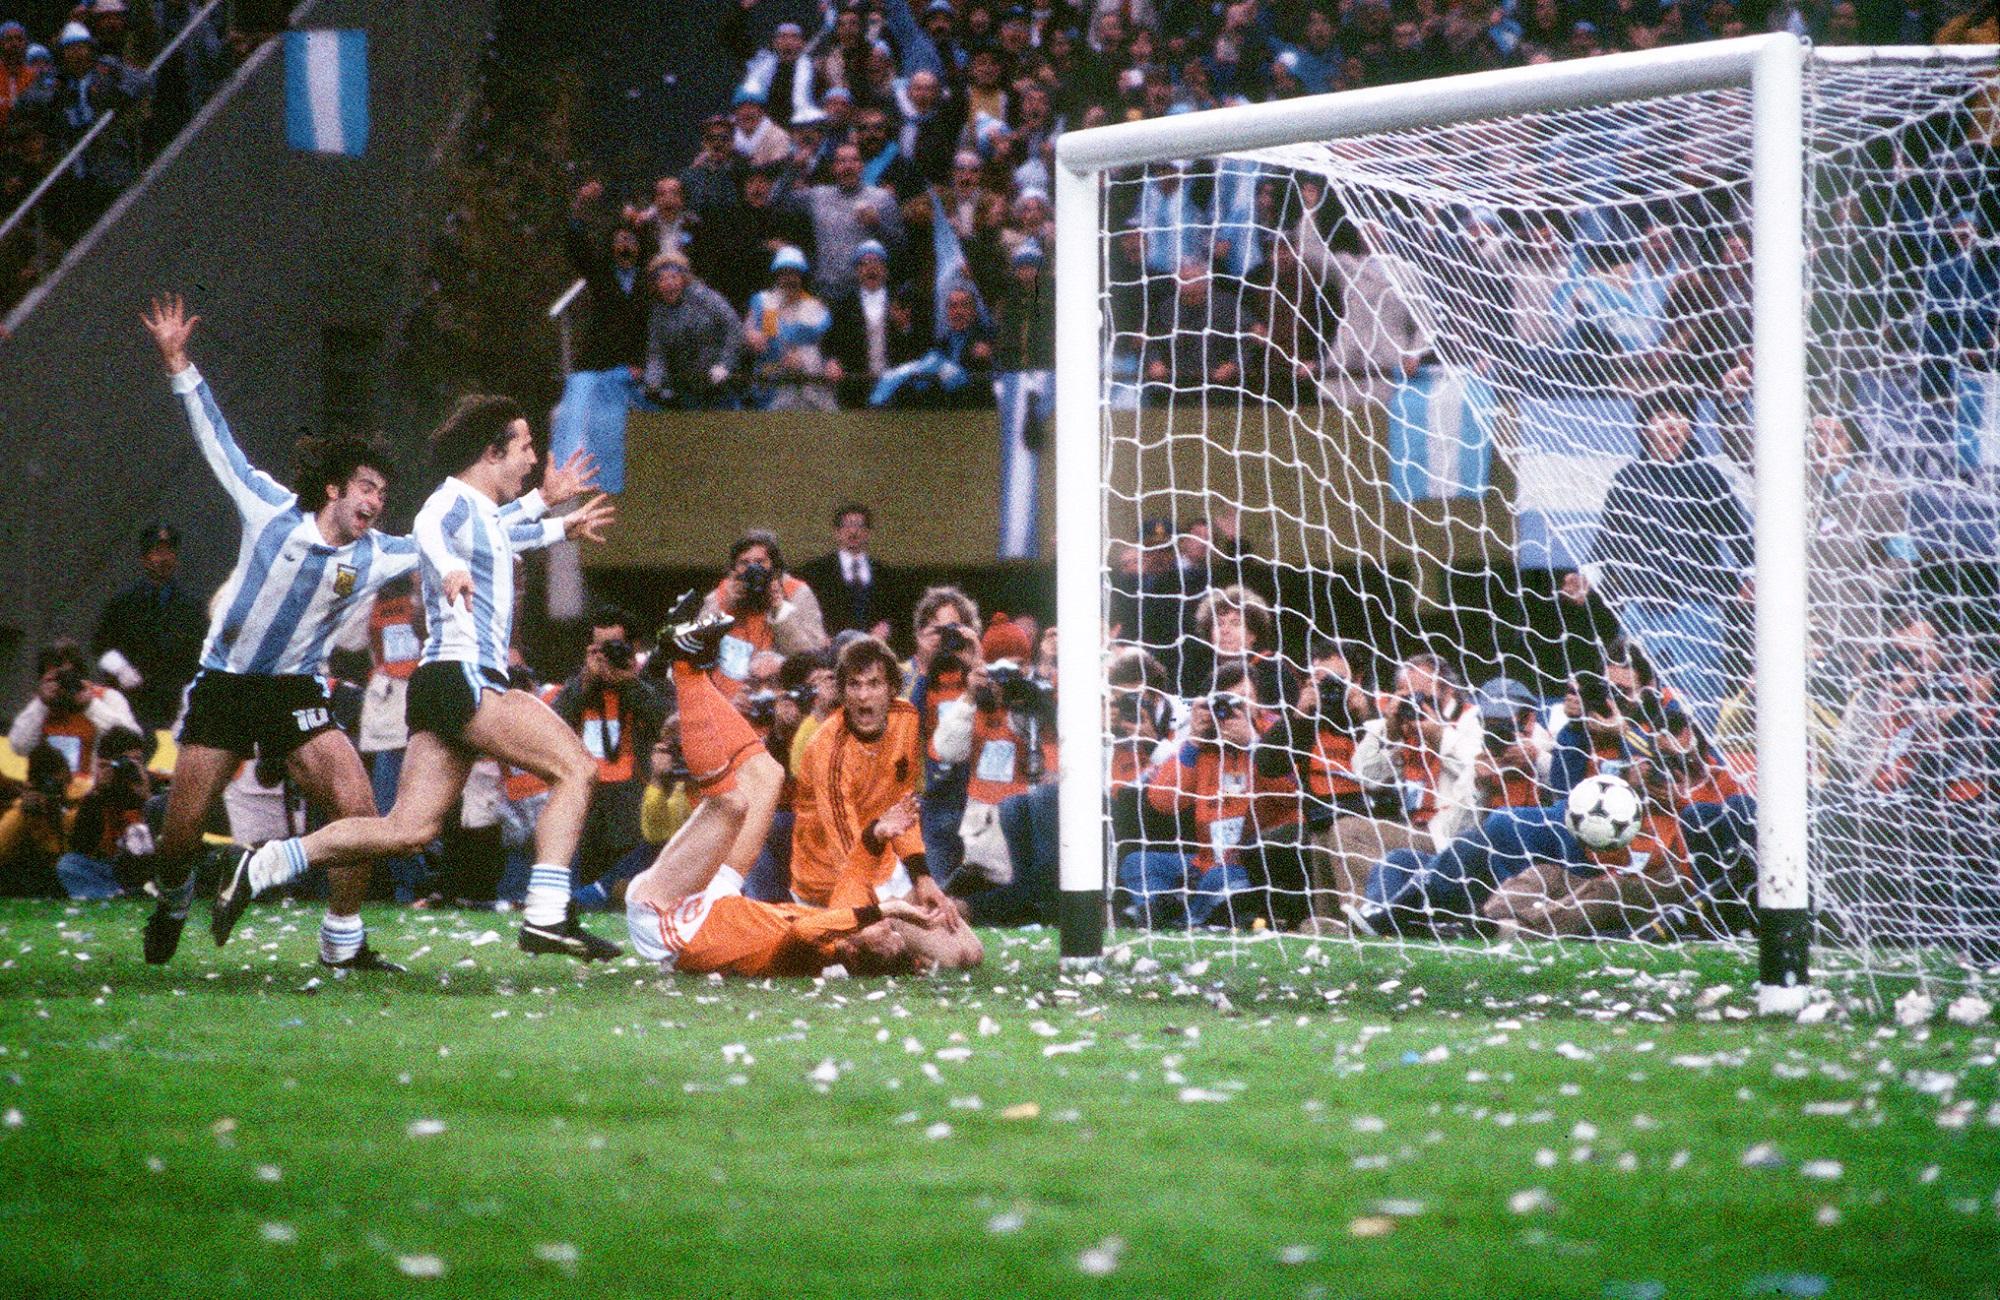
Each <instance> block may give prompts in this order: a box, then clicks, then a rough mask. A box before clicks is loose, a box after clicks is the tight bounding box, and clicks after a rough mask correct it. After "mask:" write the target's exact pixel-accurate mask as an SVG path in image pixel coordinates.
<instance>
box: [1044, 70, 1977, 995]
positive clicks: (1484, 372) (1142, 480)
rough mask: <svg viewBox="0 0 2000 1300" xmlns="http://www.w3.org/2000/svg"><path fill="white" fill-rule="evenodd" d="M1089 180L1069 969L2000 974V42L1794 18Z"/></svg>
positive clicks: (1118, 148)
mask: <svg viewBox="0 0 2000 1300" xmlns="http://www.w3.org/2000/svg"><path fill="white" fill-rule="evenodd" d="M1057 161H1058V167H1057V182H1056V185H1057V191H1056V210H1057V237H1056V243H1057V267H1058V281H1057V286H1058V292H1059V295H1060V296H1059V303H1058V309H1057V329H1058V355H1059V362H1058V372H1057V398H1056V408H1057V441H1058V450H1057V462H1058V478H1059V495H1058V529H1059V536H1060V541H1061V550H1060V554H1061V562H1060V572H1059V579H1058V617H1059V620H1060V626H1061V627H1062V629H1063V633H1064V635H1063V638H1062V644H1061V674H1062V680H1063V685H1064V690H1063V691H1062V693H1061V702H1060V706H1059V707H1060V711H1061V718H1060V721H1061V734H1062V744H1063V758H1062V780H1063V788H1062V800H1061V808H1062V815H1061V844H1062V874H1061V883H1062V889H1063V894H1064V900H1063V901H1064V911H1063V915H1064V925H1063V951H1064V953H1065V955H1067V956H1071V957H1087V956H1090V955H1092V954H1095V953H1098V952H1100V951H1101V949H1102V944H1103V939H1104V934H1105V926H1106V925H1107V923H1109V924H1112V925H1116V926H1118V927H1120V928H1123V927H1127V926H1136V927H1139V928H1141V929H1143V930H1145V931H1146V932H1147V933H1149V934H1153V935H1160V934H1164V933H1178V934H1188V933H1190V932H1195V931H1199V930H1202V929H1205V928H1206V927H1208V926H1211V925H1214V924H1216V923H1217V922H1224V923H1227V924H1228V925H1229V926H1230V927H1231V931H1230V932H1231V933H1233V934H1235V935H1237V936H1241V935H1243V934H1244V932H1245V931H1246V929H1249V928H1251V927H1259V928H1261V927H1269V928H1270V929H1271V930H1272V931H1273V932H1274V933H1281V934H1282V933H1292V932H1309V933H1314V934H1316V935H1319V936H1320V940H1319V941H1321V942H1325V941H1327V939H1328V938H1329V937H1334V936H1340V935H1349V936H1353V938H1354V939H1355V941H1357V942H1364V941H1368V942H1373V941H1380V940H1389V941H1392V942H1394V943H1397V944H1405V943H1410V942H1416V941H1422V942H1426V943H1429V942H1437V941H1440V940H1443V941H1449V942H1454V943H1458V944H1462V945H1470V946H1474V947H1477V946H1479V945H1481V944H1486V945H1492V944H1495V943H1496V942H1497V941H1498V940H1499V939H1501V938H1506V937H1512V936H1514V935H1517V934H1518V935H1521V936H1524V937H1533V936H1537V935H1543V934H1546V935H1549V936H1571V935H1574V936H1583V937H1590V938H1598V939H1611V938H1617V939H1628V938H1629V939H1637V940H1640V941H1649V942H1660V943H1678V942H1721V943H1728V944H1734V945H1737V946H1740V947H1741V948H1742V949H1743V950H1744V952H1745V953H1746V956H1747V955H1750V954H1753V953H1754V954H1755V955H1756V958H1757V960H1758V970H1759V974H1758V981H1759V986H1760V1001H1761V1002H1762V1003H1763V1004H1764V1005H1765V1006H1766V1007H1767V1008H1768V1009H1771V1010H1786V1009H1796V1008H1798V1007H1800V1006H1802V1005H1803V1004H1804V1002H1805V1000H1806V995H1807V969H1808V962H1807V958H1808V952H1809V951H1814V952H1816V953H1817V956H1816V957H1815V958H1814V965H1815V967H1816V968H1819V969H1823V970H1833V969H1849V970H1854V971H1857V972H1860V973H1862V974H1864V975H1866V976H1877V975H1881V974H1885V973H1890V972H1894V973H1898V974H1902V975H1913V976H1916V977H1918V978H1921V979H1933V978H1941V979H1947V980H1949V979H1954V978H1958V979H1963V978H1969V977H1970V976H1971V974H1972V973H1973V972H1976V971H1978V970H1980V969H1982V968H1983V967H1991V966H1993V965H1994V964H1995V963H2000V831H1996V827H2000V698H1996V694H1995V679H1994V671H1993V666H1994V663H1995V652H1996V649H2000V599H1996V595H1995V590H1996V589H1995V585H1994V580H1995V573H1996V559H1997V558H2000V551H1997V550H1996V540H1995V539H1996V529H2000V379H1996V376H1995V369H1996V365H2000V359H1997V358H2000V339H1996V337H1995V332H1996V329H2000V324H1996V322H2000V71H1996V60H1995V50H1994V49H1993V48H1992V47H1977V48H1973V47H1966V48H1922V49H1902V48H1895V49H1851V50H1812V49H1809V48H1808V47H1806V46H1805V45H1803V44H1801V43H1800V42H1798V41H1796V40H1794V39H1792V38H1791V37H1789V36H1783V35H1777V36H1759V37H1746V38H1742V39H1736V40H1728V41H1718V42H1713V43H1709V44H1705V45H1697V46H1688V47H1680V48H1674V49H1665V50H1653V51H1645V52H1640V53H1632V54H1618V55H1611V56H1607V57H1604V58H1597V59H1590V60H1581V61H1575V62H1568V63H1560V64H1550V65H1543V66H1538V67H1528V68H1517V69H1508V70H1504V71H1499V72H1490V73H1479V74H1474V75H1470V76H1463V77H1453V78H1448V79H1442V80H1437V81H1432V82H1424V83H1417V84H1412V85H1403V86H1393V87H1383V88H1376V89H1368V90H1360V91H1354V92H1349V93H1346V94H1340V95H1330V96H1321V97H1315V98H1307V99H1297V100H1291V101H1287V102H1281V103H1273V104H1261V105H1246V106H1239V107H1232V108H1224V109H1219V110H1215V111H1212V112H1206V113H1190V114H1182V115H1178V116H1172V115H1170V116H1168V117H1164V118H1160V119H1155V120H1150V121H1144V122H1138V123H1132V124H1128V125H1120V126H1113V127H1107V128H1102V129H1096V130H1087V131H1077V132H1072V133H1070V134H1068V135H1066V136H1065V137H1063V139H1062V141H1061V143H1060V145H1059V147H1058V151H1057ZM1107 672H1108V676H1107ZM1107 682H1108V684H1107ZM1083 683H1095V684H1096V687H1097V688H1096V689H1092V688H1089V687H1086V686H1084V685H1081V684H1083ZM1245 713H1247V714H1248V715H1249V718H1250V719H1251V722H1250V723H1249V724H1246V723H1244V722H1243V721H1241V720H1239V715H1241V714H1245ZM1175 733H1179V734H1184V735H1189V736H1191V737H1192V738H1193V743H1191V744H1189V745H1187V746H1185V747H1182V748H1181V749H1178V750H1175V751H1173V752H1171V753H1169V752H1167V751H1165V750H1161V749H1158V748H1156V746H1157V741H1158V738H1159V737H1160V736H1162V735H1172V734H1175ZM1156 760H1157V764H1156ZM1149 768H1150V769H1151V770H1152V771H1153V773H1154V776H1153V778H1152V780H1153V782H1154V784H1152V785H1147V784H1145V783H1144V782H1143V781H1142V780H1141V778H1140V777H1139V776H1138V773H1139V772H1141V771H1142V770H1146V769H1149ZM1163 770H1164V771H1165V775H1164V776H1162V775H1161V773H1162V771H1163ZM1596 776H1609V777H1611V778H1614V781H1613V782H1612V785H1614V786H1615V785H1617V780H1616V778H1622V779H1623V780H1624V781H1625V782H1627V783H1629V784H1630V785H1631V787H1632V789H1633V790H1634V792H1636V793H1642V794H1643V795H1644V796H1645V799H1644V803H1643V805H1642V810H1641V812H1640V813H1639V814H1638V816H1637V819H1636V820H1637V823H1638V824H1637V826H1636V828H1635V827H1634V826H1633V825H1631V824H1629V823H1631V822H1632V821H1633V820H1634V818H1633V817H1631V816H1625V817H1620V816H1618V815H1617V814H1618V813H1619V807H1618V806H1614V805H1617V800H1615V799H1614V800H1612V801H1611V802H1610V803H1606V804H1603V806H1601V807H1600V806H1596V805H1597V804H1598V803H1601V802H1602V800H1601V799H1600V796H1602V795H1604V794H1606V793H1607V790H1608V791H1609V793H1611V794H1617V793H1618V790H1616V789H1610V788H1609V787H1607V785H1606V784H1605V783H1604V782H1595V783H1592V784H1590V786H1589V789H1590V799H1591V800H1592V802H1593V807H1591V808H1589V809H1584V808H1580V807H1575V806H1572V802H1573V801H1571V800H1570V799H1569V798H1568V797H1567V796H1566V794H1565V793H1562V792H1566V791H1568V790H1569V789H1570V788H1572V786H1574V787H1575V788H1577V789H1579V790H1582V789H1583V788H1584V787H1583V786H1582V785H1579V784H1577V783H1578V782H1579V781H1583V780H1585V779H1587V778H1590V777H1596ZM1162 783H1164V784H1165V785H1166V786H1167V787H1169V788H1165V789H1162V788H1161V784H1162ZM1621 788H1622V787H1621ZM1582 798H1583V796H1582V795H1579V796H1578V800H1577V801H1575V802H1580V801H1581V800H1582ZM1564 862H1567V863H1568V864H1569V866H1570V867H1572V868H1575V869H1567V868H1564V867H1563V866H1561V865H1560V864H1561V863H1564ZM1524 868H1526V869H1524Z"/></svg>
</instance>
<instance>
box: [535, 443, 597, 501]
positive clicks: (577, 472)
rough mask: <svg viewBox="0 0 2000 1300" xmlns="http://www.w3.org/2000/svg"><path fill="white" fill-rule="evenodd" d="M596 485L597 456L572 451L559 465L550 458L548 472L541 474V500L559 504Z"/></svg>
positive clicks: (578, 495)
mask: <svg viewBox="0 0 2000 1300" xmlns="http://www.w3.org/2000/svg"><path fill="white" fill-rule="evenodd" d="M596 486H597V458H596V457H595V456H593V455H591V454H590V453H589V452H587V451H574V452H571V453H570V457H569V459H568V460H566V461H564V462H563V463H562V464H560V465H558V464H556V463H555V462H554V460H553V459H551V460H550V462H549V469H548V473H546V474H544V475H542V500H544V501H546V502H548V503H549V504H550V505H551V506H559V505H561V504H562V503H563V502H565V501H567V500H569V499H570V498H571V497H580V496H582V495H583V494H584V493H586V492H588V491H590V489H592V488H594V487H596Z"/></svg>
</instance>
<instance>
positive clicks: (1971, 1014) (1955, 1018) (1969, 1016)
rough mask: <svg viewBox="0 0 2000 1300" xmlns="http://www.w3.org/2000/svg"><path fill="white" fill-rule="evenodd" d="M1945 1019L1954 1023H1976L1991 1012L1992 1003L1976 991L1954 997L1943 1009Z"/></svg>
mask: <svg viewBox="0 0 2000 1300" xmlns="http://www.w3.org/2000/svg"><path fill="white" fill-rule="evenodd" d="M1944 1014H1945V1019H1947V1020H1949V1021H1951V1022H1952V1023H1953V1024H1955V1025H1976V1024H1979V1023H1981V1022H1982V1021H1984V1020H1985V1019H1986V1018H1987V1017H1988V1016H1990V1015H1992V1014H1993V1004H1992V1003H1991V1002H1988V1001H1987V1000H1986V999H1985V998H1982V997H1980V996H1979V995H1978V994H1977V993H1967V994H1965V995H1964V996H1963V997H1960V998H1955V999H1953V1001H1952V1004H1951V1005H1950V1006H1948V1007H1946V1008H1945V1009H1944Z"/></svg>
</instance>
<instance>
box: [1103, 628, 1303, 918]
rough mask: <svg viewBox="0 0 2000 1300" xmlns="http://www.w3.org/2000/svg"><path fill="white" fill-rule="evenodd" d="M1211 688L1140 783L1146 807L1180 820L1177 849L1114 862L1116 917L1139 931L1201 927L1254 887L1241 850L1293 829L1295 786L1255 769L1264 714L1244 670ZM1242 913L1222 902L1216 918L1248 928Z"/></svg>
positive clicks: (1228, 669)
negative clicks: (1184, 733)
mask: <svg viewBox="0 0 2000 1300" xmlns="http://www.w3.org/2000/svg"><path fill="white" fill-rule="evenodd" d="M1215 686H1216V688H1215V690H1214V691H1213V692H1211V693H1210V694H1209V695H1207V696H1205V697H1203V698H1201V699H1198V700H1196V701H1194V703H1193V705H1192V707H1191V709H1190V710H1189V717H1190V721H1189V734H1188V738H1187V739H1186V740H1185V741H1183V742H1182V743H1181V745H1180V748H1179V749H1178V750H1177V751H1176V752H1175V753H1174V754H1173V755H1171V756H1170V757H1168V758H1167V759H1166V760H1165V761H1164V762H1162V763H1161V764H1160V765H1159V766H1158V767H1157V768H1155V769H1154V770H1153V772H1152V773H1151V775H1149V776H1147V777H1146V778H1144V786H1145V798H1146V802H1147V804H1148V806H1149V807H1150V808H1151V809H1152V810H1153V811H1154V812H1156V813H1163V814H1168V815H1172V816H1176V817H1178V818H1179V819H1180V824H1181V831H1180V838H1179V839H1178V840H1177V841H1169V842H1166V843H1164V844H1157V845H1156V846H1155V847H1148V848H1141V849H1138V850H1136V851H1134V852H1131V853H1128V854H1126V855H1125V857H1124V859H1123V860H1122V861H1121V862H1120V863H1119V866H1118V889H1119V895H1120V899H1121V903H1120V906H1121V915H1122V916H1123V917H1124V919H1125V920H1126V921H1128V922H1130V923H1131V924H1133V925H1137V926H1140V927H1142V928H1146V929H1154V928H1162V927H1166V926H1172V925H1186V926H1189V927H1193V926H1198V925H1203V924H1205V923H1206V922H1207V921H1208V920H1209V918H1210V917H1211V916H1212V915H1214V914H1215V911H1216V909H1217V907H1219V906H1222V905H1223V904H1224V903H1225V902H1226V901H1228V900H1231V899H1232V896H1236V895H1242V894H1245V893H1247V892H1249V891H1250V890H1251V889H1252V888H1253V884H1252V881H1251V877H1250V872H1249V870H1248V869H1247V868H1246V866H1245V865H1244V862H1243V855H1244V851H1245V850H1246V849H1252V848H1254V847H1255V846H1257V845H1259V844H1261V843H1262V842H1263V841H1264V839H1265V838H1266V836H1268V835H1270V834H1272V833H1273V832H1276V831H1278V830H1279V828H1281V827H1285V826H1288V825H1291V824H1294V823H1296V822H1297V821H1298V817H1299V813H1298V786H1297V784H1296V783H1295V782H1294V781H1293V780H1292V778H1291V777H1290V776H1289V775H1276V776H1270V775H1265V774H1264V773H1262V772H1260V771H1258V770H1257V766H1256V763H1255V758H1254V755H1255V752H1256V748H1257V744H1258V739H1259V737H1258V724H1259V721H1260V719H1259V715H1260V714H1261V713H1263V712H1264V709H1263V707H1262V705H1261V703H1260V701H1259V700H1258V698H1257V697H1256V695H1255V694H1254V693H1253V692H1254V691H1255V683H1254V681H1253V680H1252V679H1251V677H1250V675H1249V674H1248V673H1247V672H1246V670H1245V669H1244V667H1243V666H1242V665H1240V664H1234V665H1225V666H1224V667H1223V668H1222V669H1221V670H1220V671H1218V672H1217V674H1216V679H1215ZM1241 907H1242V905H1241V904H1240V903H1236V902H1229V905H1228V907H1227V908H1226V909H1225V912H1224V915H1225V916H1226V917H1227V918H1228V920H1229V921H1230V922H1232V923H1233V922H1235V921H1236V920H1238V919H1242V920H1246V921H1247V920H1248V919H1249V917H1248V915H1247V913H1243V912H1241V911H1240V910H1239V909H1241ZM1256 910H1257V911H1259V912H1261V911H1262V907H1261V906H1260V907H1258V908H1257V909H1256Z"/></svg>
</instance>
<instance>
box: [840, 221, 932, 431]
mask: <svg viewBox="0 0 2000 1300" xmlns="http://www.w3.org/2000/svg"><path fill="white" fill-rule="evenodd" d="M853 264H854V282H853V283H852V284H850V285H849V286H848V287H847V288H846V289H845V290H844V291H842V292H841V293H840V294H838V295H836V296H833V297H831V298H829V299H828V301H827V310H828V311H829V312H830V313H831V315H832V325H831V327H830V328H829V329H828V330H827V335H826V353H827V356H828V357H829V358H830V360H829V361H828V362H827V370H828V373H829V374H830V375H831V377H832V378H833V381H834V391H835V393H836V394H837V395H838V396H839V398H840V404H841V405H842V406H849V407H861V406H866V405H867V404H868V395H869V393H871V392H873V391H874V388H875V385H876V384H877V383H878V382H880V380H881V378H882V376H883V375H885V374H887V373H888V372H889V371H891V370H893V369H895V368H896V367H897V366H900V365H903V364H905V363H907V362H911V361H914V360H916V359H917V358H918V357H920V356H922V355H923V354H924V352H925V351H926V350H927V349H928V348H929V347H930V319H929V317H930V313H929V311H928V310H927V307H928V299H929V297H930V295H929V294H927V293H919V292H918V291H917V290H916V289H915V288H914V287H913V286H912V285H911V284H910V283H909V281H908V280H907V279H906V280H904V281H903V282H901V283H895V282H892V280H891V279H890V274H889V266H890V258H889V250H888V249H887V248H885V247H883V246H882V244H881V242H880V241H878V240H874V239H864V240H862V241H861V244H860V246H859V247H857V248H856V249H855V250H854V257H853Z"/></svg>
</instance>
